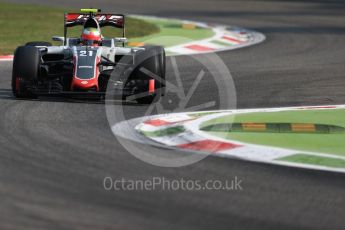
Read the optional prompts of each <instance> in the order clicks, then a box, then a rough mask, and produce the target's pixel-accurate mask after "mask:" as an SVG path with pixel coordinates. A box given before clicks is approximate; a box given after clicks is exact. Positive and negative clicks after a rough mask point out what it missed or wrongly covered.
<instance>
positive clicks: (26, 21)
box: [0, 2, 160, 55]
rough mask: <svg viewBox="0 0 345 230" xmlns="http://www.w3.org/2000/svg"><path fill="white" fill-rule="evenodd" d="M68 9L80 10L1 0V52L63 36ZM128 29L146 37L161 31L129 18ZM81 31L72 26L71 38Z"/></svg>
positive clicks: (112, 33)
mask: <svg viewBox="0 0 345 230" xmlns="http://www.w3.org/2000/svg"><path fill="white" fill-rule="evenodd" d="M67 11H69V12H72V11H74V12H79V10H73V9H72V10H71V9H69V10H67V9H59V8H51V7H46V6H38V5H26V4H25V5H24V4H13V3H4V2H0V28H1V31H2V33H0V54H1V55H6V54H12V53H13V51H14V50H15V48H16V47H17V46H20V45H23V44H25V43H26V42H29V41H51V37H52V36H54V35H58V36H63V23H64V19H63V13H64V12H67ZM126 32H127V37H128V38H135V37H145V36H149V35H153V34H156V33H159V32H160V28H159V27H158V26H156V25H155V24H153V23H151V22H147V21H144V20H141V19H137V18H131V17H127V20H126ZM102 33H103V35H104V36H105V37H117V36H120V35H121V30H120V29H115V28H111V27H107V28H104V29H103V30H102ZM80 34H81V27H75V28H70V29H69V34H68V35H69V36H71V37H79V36H80ZM55 44H58V43H55Z"/></svg>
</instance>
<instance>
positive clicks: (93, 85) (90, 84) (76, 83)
mask: <svg viewBox="0 0 345 230" xmlns="http://www.w3.org/2000/svg"><path fill="white" fill-rule="evenodd" d="M78 89H81V90H95V91H98V80H97V78H93V79H87V80H84V79H78V78H74V79H73V82H72V86H71V90H78Z"/></svg>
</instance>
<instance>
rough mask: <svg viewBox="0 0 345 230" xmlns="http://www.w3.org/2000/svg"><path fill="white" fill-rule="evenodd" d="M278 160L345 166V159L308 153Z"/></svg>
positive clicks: (335, 166)
mask: <svg viewBox="0 0 345 230" xmlns="http://www.w3.org/2000/svg"><path fill="white" fill-rule="evenodd" d="M277 160H280V161H286V162H292V163H301V164H309V165H319V166H326V167H332V168H345V160H342V159H335V158H330V157H320V156H312V155H308V154H295V155H292V156H288V157H283V158H280V159H277Z"/></svg>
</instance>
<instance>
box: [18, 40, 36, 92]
mask: <svg viewBox="0 0 345 230" xmlns="http://www.w3.org/2000/svg"><path fill="white" fill-rule="evenodd" d="M40 60H41V58H40V52H39V50H38V49H37V48H36V47H34V46H20V47H18V48H17V49H16V51H15V54H14V59H13V71H12V92H13V95H14V96H15V97H17V98H35V97H36V95H35V93H34V88H35V86H36V85H37V79H38V75H39V71H40Z"/></svg>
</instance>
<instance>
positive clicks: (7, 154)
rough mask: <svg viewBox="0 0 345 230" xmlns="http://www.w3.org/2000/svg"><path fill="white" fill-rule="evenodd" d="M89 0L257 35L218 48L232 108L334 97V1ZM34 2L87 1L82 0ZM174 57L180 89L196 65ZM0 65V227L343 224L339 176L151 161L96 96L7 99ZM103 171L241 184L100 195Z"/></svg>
mask: <svg viewBox="0 0 345 230" xmlns="http://www.w3.org/2000/svg"><path fill="white" fill-rule="evenodd" d="M14 2H15V1H14ZM18 2H38V3H40V2H41V0H37V1H36V0H28V1H18ZM98 2H99V3H98V5H97V6H99V7H101V8H108V9H109V11H112V10H114V11H117V12H124V13H138V14H139V13H140V14H151V15H158V16H166V17H179V18H186V19H196V20H199V21H208V22H217V23H225V24H235V25H239V26H243V27H247V28H251V29H256V30H258V31H261V32H263V33H265V34H266V35H267V40H266V42H265V43H263V44H260V45H257V46H254V47H250V48H245V49H241V50H236V51H230V52H223V53H219V56H220V57H221V58H222V59H223V61H224V62H225V63H226V65H227V66H228V67H229V69H230V70H231V72H232V75H233V77H234V81H235V84H236V89H237V96H238V107H239V108H254V107H276V106H298V105H318V104H341V103H344V102H345V92H344V88H345V80H344V77H345V76H344V73H345V64H344V62H345V43H344V38H345V25H344V22H345V2H343V1H288V0H285V1H264V0H263V1H218V0H216V1H206V0H198V1H196V0H192V1H187V2H185V1H182V0H170V1H164V2H163V1H158V0H154V1H146V2H144V1H133V0H127V1H123V2H120V1H104V0H103V1H102V0H101V1H98ZM42 4H52V5H60V6H69V5H70V6H74V7H85V6H87V7H88V6H89V4H91V2H90V1H86V2H85V1H65V0H62V1H52V0H50V1H42ZM85 4H86V5H85ZM177 60H178V61H180V62H182V64H181V66H180V68H181V69H180V71H181V72H182V73H183V78H184V87H186V88H188V87H190V85H191V83H192V81H193V79H194V78H195V74H194V72H195V71H197V70H198V67H197V66H196V65H195V66H193V63H192V62H190V61H188V57H179V58H178V59H177ZM11 68H12V67H11V63H10V62H8V63H1V64H0V69H1V79H0V88H1V90H0V91H1V92H0V93H1V94H0V111H1V120H0V130H1V133H0V145H1V150H0V197H1V200H0V225H1V227H0V228H1V229H158V228H161V229H342V228H343V227H344V226H345V218H344V217H345V216H344V215H345V214H344V213H345V208H344V207H345V199H344V194H345V193H344V192H345V180H344V179H345V176H344V175H343V174H335V173H327V172H317V171H309V170H303V169H293V168H285V167H278V166H271V165H265V164H257V163H250V162H244V161H239V160H230V159H221V158H217V157H208V158H206V159H204V160H202V161H201V162H199V163H196V164H193V165H190V166H187V167H182V168H161V167H156V166H152V165H149V164H147V163H144V162H142V161H140V160H138V159H136V158H135V157H133V156H132V155H131V154H129V153H128V152H127V151H126V150H125V149H123V148H122V146H121V145H119V143H118V142H117V140H116V139H114V137H113V134H112V133H111V130H110V128H109V125H108V122H107V119H106V115H105V108H104V104H102V103H97V102H88V101H86V102H85V101H84V102H75V101H63V100H37V101H22V100H16V99H14V98H13V97H12V96H11V93H10V76H11ZM201 87H204V90H202V91H201V92H199V94H197V95H196V96H195V97H193V98H192V103H193V104H198V103H200V100H202V98H203V97H204V95H205V92H212V86H208V84H207V81H206V82H202V83H201ZM206 89H208V90H207V91H205V90H206ZM208 94H209V93H208ZM206 96H209V95H206ZM125 110H126V111H125V113H126V114H127V116H128V117H133V118H134V117H137V116H141V115H142V112H141V111H144V110H145V107H144V106H135V105H131V104H129V105H127V106H126V109H125ZM162 151H163V150H162ZM175 154H183V153H175ZM106 176H111V177H113V178H121V177H124V178H126V179H151V178H152V177H165V178H167V179H171V180H173V179H180V178H182V177H183V178H185V179H193V180H197V179H201V180H206V179H218V180H226V179H231V178H233V177H234V176H237V177H238V178H240V179H242V180H243V184H242V185H243V190H242V191H230V192H229V191H210V190H207V191H181V190H180V191H159V190H158V191H105V190H104V188H103V185H102V183H103V179H104V177H106Z"/></svg>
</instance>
